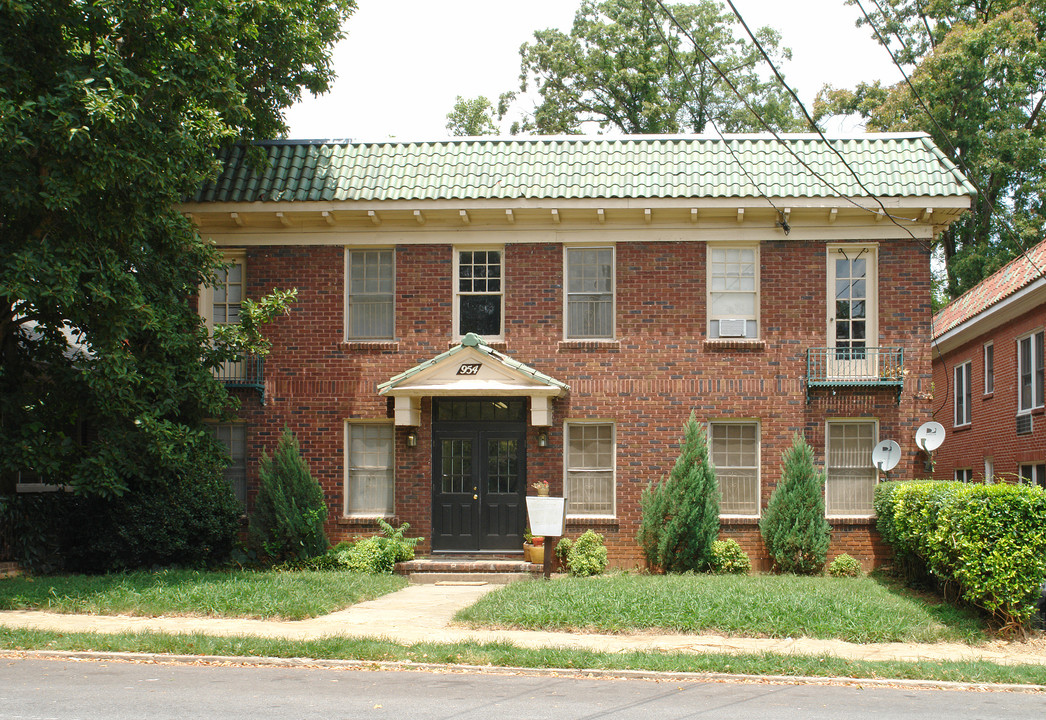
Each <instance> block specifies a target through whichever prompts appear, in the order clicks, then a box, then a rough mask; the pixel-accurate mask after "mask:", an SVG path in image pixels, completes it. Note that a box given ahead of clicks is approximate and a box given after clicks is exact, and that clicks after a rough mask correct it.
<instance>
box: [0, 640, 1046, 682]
mask: <svg viewBox="0 0 1046 720" xmlns="http://www.w3.org/2000/svg"><path fill="white" fill-rule="evenodd" d="M0 649H6V650H27V649H38V650H94V651H100V652H149V653H172V654H184V655H226V656H238V657H283V658H319V659H339V660H361V661H368V662H375V661H400V662H414V663H444V664H451V665H480V666H497V667H524V668H566V669H570V668H593V669H606V670H652V671H656V672H696V673H703V672H722V673H736V674H746V675H788V676H810V677H846V678H906V679H918V680H945V681H954V682H976V683H1017V684H1032V685H1043V684H1046V667H1043V666H1041V665H1013V666H1006V665H996V664H994V663H990V662H983V661H969V662H937V661H923V662H901V661H891V662H879V661H862V660H845V659H842V658H836V657H831V656H821V657H807V656H803V655H780V654H774V653H760V654H749V655H713V654H709V655H696V654H685V653H662V652H629V653H600V652H592V651H588V650H570V649H558V648H557V649H524V648H519V647H516V646H514V645H511V644H509V643H416V644H413V645H399V644H397V643H392V642H388V641H385V640H370V639H361V638H346V637H329V638H323V639H320V640H308V641H295V640H279V639H272V638H259V637H215V636H207V635H166V634H159V633H135V634H122V635H103V634H91V633H58V632H46V631H37V630H23V629H14V628H3V627H0Z"/></svg>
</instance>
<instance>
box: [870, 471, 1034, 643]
mask: <svg viewBox="0 0 1046 720" xmlns="http://www.w3.org/2000/svg"><path fill="white" fill-rule="evenodd" d="M875 509H876V512H877V513H878V514H879V517H878V527H879V532H880V534H881V535H882V537H883V539H884V540H886V541H887V542H889V543H890V544H891V545H892V546H893V548H894V551H895V552H896V553H897V554H898V557H899V558H906V557H912V556H914V557H915V558H917V559H918V561H919V562H920V563H922V564H923V565H924V566H925V567H926V569H927V571H928V572H929V573H930V575H931V576H932V577H934V578H935V579H937V580H938V581H940V582H944V583H949V582H954V583H956V584H957V585H958V587H959V593H960V596H961V597H962V599H963V600H965V601H966V602H968V603H970V604H971V605H974V606H976V607H979V608H982V609H983V610H985V611H986V612H988V613H989V614H990V615H991V616H992V617H993V618H994V619H995V620H996V621H997V622H998V623H1000V624H1001V625H1002V627H1003V628H1004V629H1016V628H1019V627H1023V626H1026V625H1027V624H1028V623H1029V621H1030V620H1031V618H1032V616H1033V615H1034V613H1035V605H1036V603H1037V602H1039V597H1040V592H1041V590H1040V588H1041V585H1042V583H1043V581H1044V579H1046V491H1044V490H1043V488H1040V487H1030V486H1025V485H1007V484H997V485H970V484H967V483H959V482H933V481H912V482H891V483H881V484H880V485H879V486H878V487H877V488H876V493H875Z"/></svg>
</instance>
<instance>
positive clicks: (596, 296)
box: [566, 247, 614, 340]
mask: <svg viewBox="0 0 1046 720" xmlns="http://www.w3.org/2000/svg"><path fill="white" fill-rule="evenodd" d="M566 264H567V272H566V276H567V293H566V294H567V298H566V302H567V322H566V326H567V327H566V337H567V339H571V340H579V339H580V340H587V339H603V338H613V337H614V249H613V248H609V247H598V248H589V247H584V248H567V249H566Z"/></svg>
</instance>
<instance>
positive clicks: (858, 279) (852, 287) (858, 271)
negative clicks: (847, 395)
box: [828, 246, 879, 360]
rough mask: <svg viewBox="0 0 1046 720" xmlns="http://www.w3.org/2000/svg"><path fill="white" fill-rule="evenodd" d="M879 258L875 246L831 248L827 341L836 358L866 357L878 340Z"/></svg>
mask: <svg viewBox="0 0 1046 720" xmlns="http://www.w3.org/2000/svg"><path fill="white" fill-rule="evenodd" d="M877 258H878V253H877V248H875V247H862V246H854V247H850V246H838V247H834V248H831V249H830V250H829V251H828V344H829V346H830V347H833V348H835V349H836V353H835V357H836V358H837V359H846V360H853V359H864V358H866V357H869V354H868V353H867V351H866V348H869V347H876V346H877V345H878V344H879V319H878V318H879V313H878V282H879V281H878V259H877Z"/></svg>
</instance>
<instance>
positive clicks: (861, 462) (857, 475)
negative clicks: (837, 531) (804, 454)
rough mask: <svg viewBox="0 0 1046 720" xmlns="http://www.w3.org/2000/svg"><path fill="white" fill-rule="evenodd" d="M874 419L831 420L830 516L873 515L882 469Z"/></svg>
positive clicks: (828, 437)
mask: <svg viewBox="0 0 1046 720" xmlns="http://www.w3.org/2000/svg"><path fill="white" fill-rule="evenodd" d="M875 436H876V427H875V421H874V420H830V421H829V422H828V425H827V428H826V440H825V461H826V462H825V466H826V470H827V473H826V478H825V510H826V512H827V514H828V515H829V517H833V516H834V517H847V516H870V515H871V514H872V513H873V508H872V495H873V494H874V492H875V483H876V482H877V481H878V470H876V468H875V465H874V464H873V463H872V451H873V450H874V449H875V443H876V437H875Z"/></svg>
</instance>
